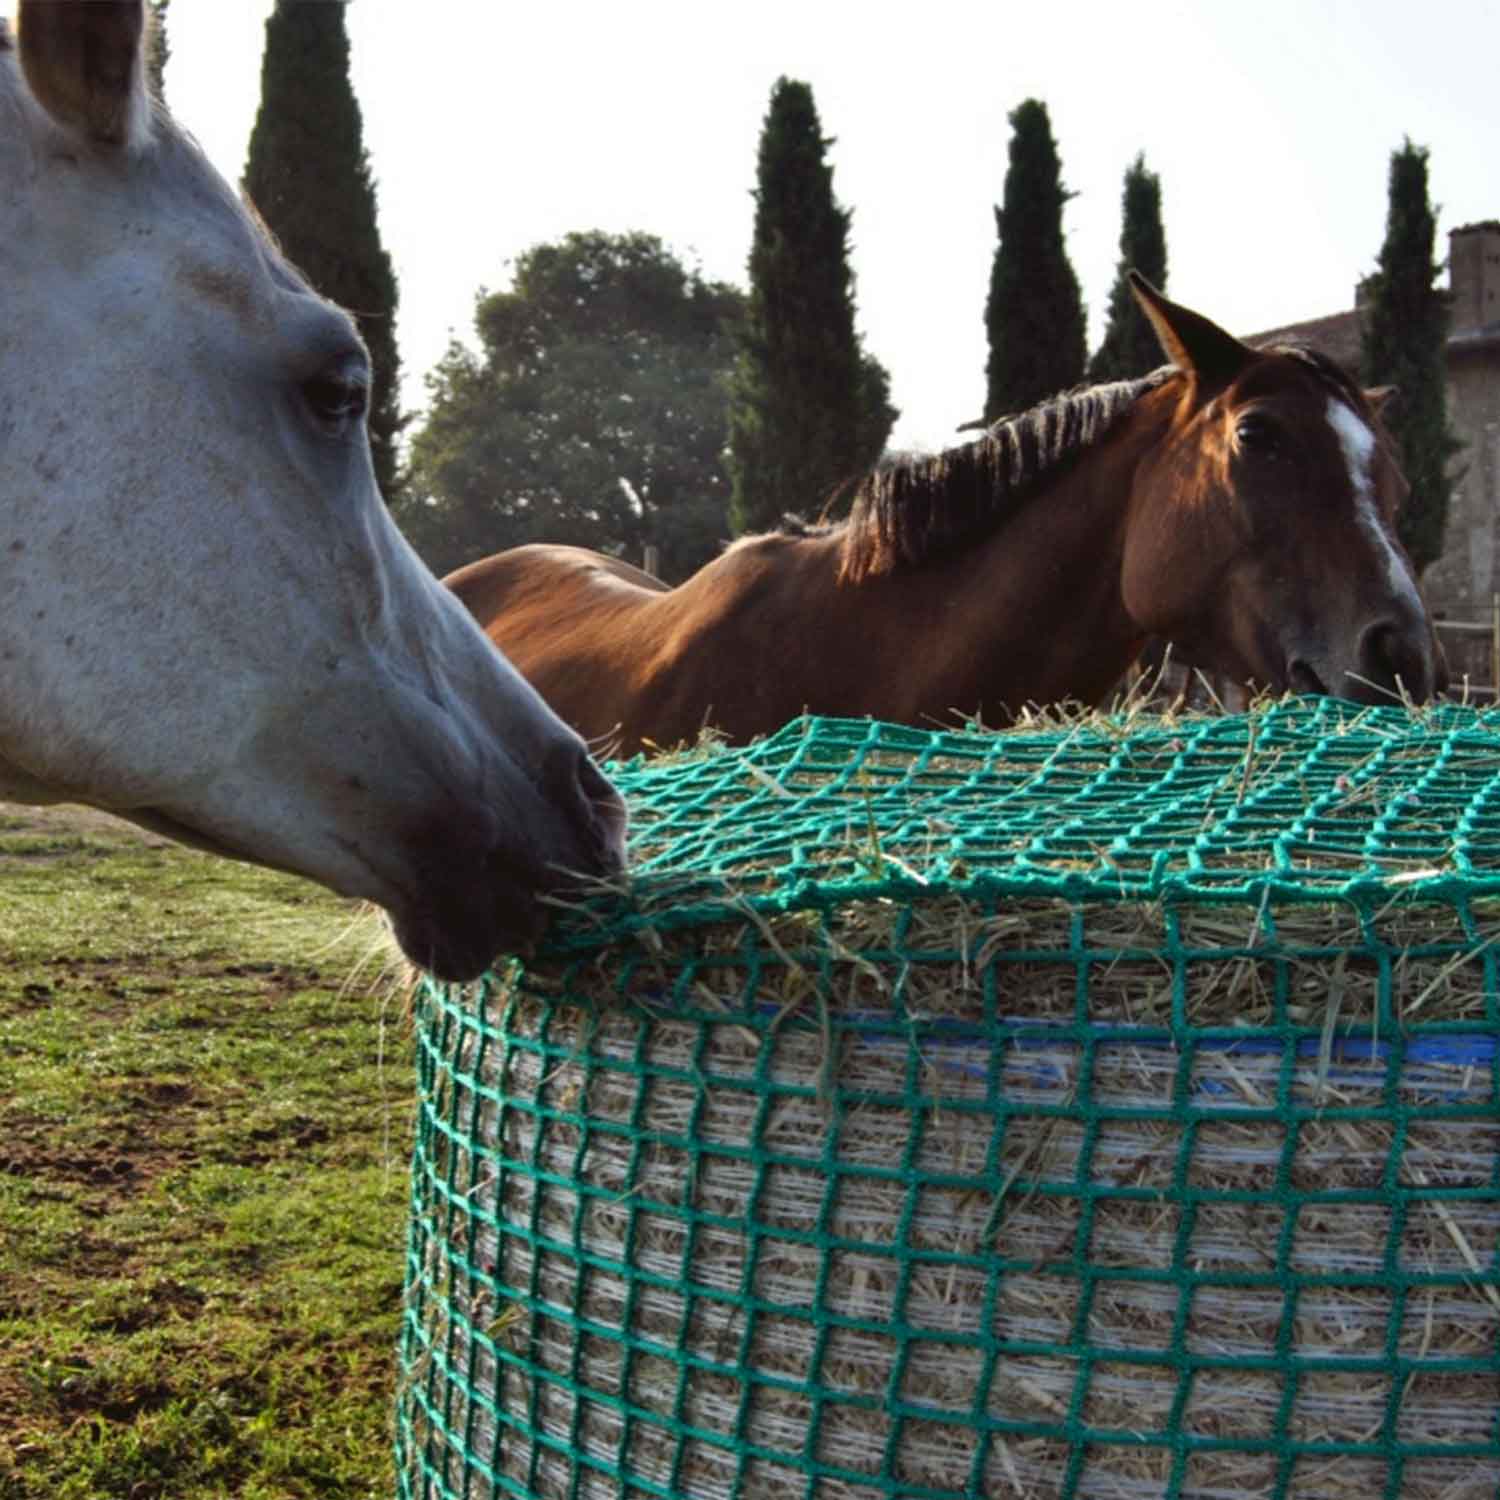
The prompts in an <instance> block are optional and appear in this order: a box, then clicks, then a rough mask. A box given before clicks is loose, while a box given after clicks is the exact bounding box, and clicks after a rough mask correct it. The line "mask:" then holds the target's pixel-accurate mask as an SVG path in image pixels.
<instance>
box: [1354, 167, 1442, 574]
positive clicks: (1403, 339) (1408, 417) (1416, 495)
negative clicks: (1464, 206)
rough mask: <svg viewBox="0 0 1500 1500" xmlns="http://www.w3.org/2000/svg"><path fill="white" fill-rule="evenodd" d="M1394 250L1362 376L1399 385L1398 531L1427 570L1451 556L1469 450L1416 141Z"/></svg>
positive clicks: (1393, 194) (1397, 206) (1375, 300)
mask: <svg viewBox="0 0 1500 1500" xmlns="http://www.w3.org/2000/svg"><path fill="white" fill-rule="evenodd" d="M1389 182H1390V190H1389V201H1388V204H1387V209H1386V221H1385V243H1384V244H1383V245H1382V246H1381V249H1380V261H1379V269H1378V270H1376V272H1375V273H1374V275H1373V276H1371V277H1370V278H1369V281H1368V283H1367V285H1368V290H1369V300H1368V302H1367V304H1366V309H1365V318H1364V326H1363V328H1362V330H1361V350H1360V355H1361V365H1362V370H1361V373H1362V375H1363V377H1364V380H1365V383H1366V384H1367V385H1372V386H1379V385H1394V386H1395V387H1396V388H1397V390H1398V391H1399V396H1398V399H1397V400H1396V402H1395V403H1394V408H1393V410H1392V411H1391V412H1390V413H1389V415H1388V417H1387V422H1388V425H1389V426H1390V428H1391V431H1392V433H1393V435H1394V436H1395V438H1396V440H1397V442H1398V443H1399V445H1400V448H1401V464H1402V468H1403V469H1404V470H1405V473H1406V478H1407V482H1408V483H1409V484H1410V485H1411V494H1410V496H1409V497H1408V498H1407V502H1406V505H1405V507H1404V509H1403V510H1402V513H1401V517H1400V520H1399V523H1398V526H1397V530H1398V532H1399V533H1400V536H1401V540H1402V542H1403V543H1404V544H1405V546H1406V550H1407V551H1408V552H1409V553H1410V554H1411V559H1412V562H1413V563H1414V564H1415V565H1416V567H1417V571H1418V572H1421V571H1422V569H1424V568H1426V567H1427V565H1428V564H1429V563H1432V562H1434V561H1436V559H1437V558H1438V556H1439V555H1440V554H1441V552H1442V550H1443V529H1444V526H1445V525H1446V523H1447V519H1448V500H1449V497H1450V496H1451V494H1452V492H1453V478H1452V476H1451V475H1450V474H1449V472H1448V460H1449V459H1450V458H1452V457H1453V455H1454V454H1455V453H1457V452H1458V450H1459V448H1460V447H1461V446H1462V445H1461V444H1460V443H1459V442H1458V441H1457V439H1456V438H1455V437H1454V435H1453V432H1452V430H1451V428H1450V427H1449V426H1448V398H1447V369H1446V364H1445V361H1444V355H1443V346H1444V343H1445V342H1446V340H1447V337H1448V299H1447V297H1446V295H1445V294H1444V293H1443V292H1442V291H1440V290H1439V289H1438V287H1437V286H1436V284H1435V283H1436V279H1437V275H1438V271H1439V269H1440V268H1439V267H1438V265H1437V264H1436V263H1435V262H1434V261H1433V258H1432V243H1433V233H1434V230H1435V227H1436V226H1435V223H1434V219H1433V212H1432V208H1431V206H1430V205H1429V203H1428V199H1427V150H1426V148H1425V147H1419V146H1414V145H1412V143H1411V141H1410V140H1407V141H1406V142H1405V143H1404V144H1403V145H1402V147H1401V149H1400V150H1399V151H1394V152H1392V153H1391V166H1390V179H1389Z"/></svg>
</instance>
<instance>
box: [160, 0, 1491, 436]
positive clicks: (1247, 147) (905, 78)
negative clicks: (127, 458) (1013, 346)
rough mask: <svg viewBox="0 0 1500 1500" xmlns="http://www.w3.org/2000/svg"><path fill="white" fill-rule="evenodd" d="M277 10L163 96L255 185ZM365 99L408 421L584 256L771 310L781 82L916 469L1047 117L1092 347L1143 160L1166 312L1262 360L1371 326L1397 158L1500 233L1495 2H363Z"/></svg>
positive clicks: (190, 38) (195, 33) (230, 172)
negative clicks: (761, 233)
mask: <svg viewBox="0 0 1500 1500" xmlns="http://www.w3.org/2000/svg"><path fill="white" fill-rule="evenodd" d="M269 9H270V0H173V4H172V8H171V12H170V20H169V23H168V27H169V39H170V43H171V49H172V51H171V60H170V62H169V64H168V70H167V79H166V88H167V97H168V101H169V103H170V104H171V106H172V108H173V110H174V111H175V112H176V114H177V116H178V118H179V119H180V120H182V121H183V123H184V124H186V125H187V127H188V128H189V129H190V130H192V131H193V132H194V133H195V134H196V135H197V136H198V138H199V140H200V141H201V142H202V143H203V145H204V147H205V149H206V150H207V151H208V153H209V155H210V156H212V157H213V159H214V160H215V161H216V162H217V163H218V165H219V166H220V168H221V169H222V170H223V171H224V172H225V174H226V175H227V176H229V177H230V178H231V179H232V180H235V181H238V179H239V176H240V174H241V172H242V171H243V169H244V162H245V147H246V142H247V140H248V137H249V131H250V126H251V124H252V122H253V119H254V114H255V109H256V104H257V102H258V95H259V88H260V58H261V50H262V46H263V42H264V28H263V22H264V18H265V15H266V14H267V12H268V11H269ZM349 30H350V36H351V43H352V48H353V76H354V85H355V89H356V91H357V93H358V96H359V101H360V105H361V108H362V110H363V113H364V124H365V144H366V146H367V148H368V150H369V153H370V158H371V162H372V165H373V168H374V173H375V178H376V182H377V186H378V191H379V202H380V222H381V232H382V235H383V238H384V241H385V245H386V249H387V250H388V251H389V252H390V254H391V256H392V259H393V260H394V262H395V267H396V274H397V277H398V279H399V281H400V288H401V313H400V323H399V337H400V348H401V356H402V360H403V362H404V365H405V374H406V401H407V404H408V405H410V406H420V405H421V404H422V402H423V400H424V389H423V385H422V376H423V375H424V374H425V373H426V372H427V371H428V370H430V369H431V367H432V366H433V364H434V363H435V362H436V361H437V359H438V358H439V357H440V356H441V355H442V353H443V350H444V349H445V348H446V347H447V344H448V341H449V339H450V337H452V336H454V335H457V336H459V337H461V338H463V339H465V340H470V339H471V337H472V311H473V305H474V299H475V295H476V293H477V292H478V290H479V289H480V288H481V287H486V288H489V289H496V288H499V287H503V286H505V285H506V284H508V281H509V275H510V270H509V266H510V262H511V261H512V260H513V259H514V257H515V256H516V255H518V254H519V253H521V252H522V251H523V250H525V249H526V248H528V247H529V246H531V245H534V244H537V243H539V242H541V241H545V240H552V239H557V238H559V237H561V236H562V235H564V234H566V233H567V232H568V231H569V230H574V229H592V228H599V229H605V230H609V231H612V232H620V231H624V230H631V229H639V230H645V231H647V232H650V233H653V234H656V235H659V236H660V237H661V238H662V239H663V240H664V241H665V242H666V243H667V245H668V246H669V247H670V248H672V249H673V250H674V251H675V252H676V253H677V254H679V255H680V256H681V257H682V258H683V259H684V260H685V261H686V263H687V264H689V265H694V266H697V267H698V268H699V269H701V270H702V271H703V273H704V274H705V275H707V276H709V277H711V278H713V279H721V280H727V281H734V282H736V283H738V284H740V285H743V284H744V282H745V262H746V257H747V255H748V253H749V247H750V233H751V224H752V219H753V214H754V204H753V201H752V198H751V190H752V189H753V187H754V184H755V154H756V146H757V143H758V140H759V136H760V129H761V124H762V121H763V119H764V116H765V111H766V105H767V102H768V100H769V98H770V91H771V87H772V85H773V83H774V82H775V80H776V78H777V77H778V76H779V75H780V74H783V73H785V74H787V75H789V76H790V77H793V78H800V79H803V80H805V81H806V82H808V83H810V84H811V85H812V88H813V94H814V97H815V99H816V101H817V105H818V111H819V114H820V116H821V119H822V122H823V129H824V132H825V133H826V134H827V135H829V136H832V137H834V138H835V144H834V145H833V146H832V148H831V150H830V153H829V156H830V160H831V161H832V163H833V167H834V191H835V193H836V195H837V196H838V198H839V201H840V202H841V203H843V204H844V205H845V206H846V207H848V208H851V209H852V210H853V215H854V218H853V231H852V236H851V240H852V252H851V260H852V264H853V267H854V271H855V274H856V277H857V300H858V326H859V329H860V330H861V332H862V333H863V334H864V336H865V342H866V347H867V348H868V349H869V350H870V351H871V352H872V353H874V354H875V356H876V357H877V358H879V359H880V360H881V361H882V362H883V363H884V364H885V366H886V368H887V369H888V370H889V371H890V373H891V380H892V387H893V392H892V394H893V399H894V401H895V403H896V405H897V406H899V407H900V408H901V409H902V417H901V420H900V422H899V423H898V425H897V428H896V432H895V441H896V442H898V443H900V444H905V445H923V446H928V447H943V446H947V445H949V444H950V443H951V442H952V441H954V440H955V439H954V429H955V428H956V427H957V425H958V424H959V423H961V422H963V421H965V420H967V419H969V418H972V417H975V416H977V415H978V414H979V411H980V408H981V406H982V404H983V394H984V362H985V343H984V326H983V317H984V301H985V295H986V292H987V290H988V285H989V271H990V263H991V260H992V258H993V255H994V248H995V228H994V218H993V212H992V208H993V205H994V204H995V203H997V202H998V201H999V200H1000V196H1001V192H1002V186H1003V182H1004V174H1005V166H1006V150H1007V144H1008V141H1009V135H1010V130H1009V125H1008V123H1007V115H1008V114H1009V112H1010V110H1011V109H1013V108H1014V107H1015V106H1016V105H1017V104H1018V103H1019V102H1020V101H1021V100H1023V99H1025V98H1027V97H1036V98H1039V99H1042V100H1043V101H1044V102H1045V103H1046V104H1047V107H1048V110H1049V112H1050V114H1051V118H1052V128H1053V133H1054V135H1055V136H1056V137H1057V141H1058V148H1059V152H1060V155H1061V157H1062V166H1063V181H1064V185H1065V186H1066V187H1067V188H1069V189H1070V190H1072V191H1073V192H1075V193H1076V194H1077V195H1078V196H1077V197H1076V198H1075V199H1074V200H1073V201H1072V202H1071V203H1070V204H1069V205H1068V207H1067V209H1066V211H1065V217H1064V224H1065V227H1066V229H1067V233H1068V249H1069V254H1070V256H1071V258H1072V262H1073V267H1074V270H1075V271H1076V272H1077V273H1078V277H1079V280H1080V282H1081V284H1082V288H1083V296H1084V302H1085V305H1086V307H1087V310H1088V317H1089V344H1090V348H1092V347H1093V346H1094V345H1095V344H1096V343H1097V342H1098V340H1099V337H1100V335H1101V333H1102V328H1103V316H1104V308H1105V303H1106V300H1107V298H1108V295H1109V288H1110V285H1111V282H1112V281H1113V278H1114V272H1115V262H1116V258H1117V255H1118V243H1119V233H1120V192H1121V180H1122V177H1123V174H1124V171H1125V168H1126V167H1127V165H1128V164H1129V162H1130V161H1131V159H1132V158H1133V157H1134V155H1135V153H1136V152H1137V151H1141V150H1144V152H1145V153H1146V163H1147V165H1148V167H1150V168H1151V169H1152V170H1153V171H1155V172H1157V173H1158V174H1159V175H1160V177H1161V180H1162V196H1163V220H1164V223H1165V227H1166V234H1167V257H1168V271H1169V275H1168V291H1169V292H1170V293H1171V295H1172V296H1173V297H1175V298H1176V299H1177V300H1179V301H1182V302H1185V303H1187V304H1189V305H1190V306H1193V307H1196V308H1197V309H1198V310H1199V311H1200V312H1204V313H1206V314H1207V315H1208V316H1210V317H1212V318H1214V319H1215V320H1216V321H1218V322H1220V323H1222V324H1224V325H1225V326H1226V327H1228V328H1230V329H1232V330H1233V331H1234V332H1236V333H1242V334H1247V333H1254V332H1259V331H1262V330H1265V329H1268V328H1274V327H1277V326H1280V325H1284V324H1286V323H1290V322H1295V321H1299V320H1301V319H1304V318H1311V317H1317V316H1320V315H1322V314H1324V313H1329V312H1337V311H1340V310H1341V309H1343V308H1346V307H1349V306H1351V305H1352V297H1353V288H1354V283H1355V281H1356V279H1357V278H1358V277H1359V276H1361V275H1362V274H1364V273H1365V272H1367V271H1369V270H1370V269H1372V268H1373V265H1374V262H1375V257H1376V255H1377V254H1378V252H1379V249H1380V243H1381V239H1382V237H1383V235H1384V230H1385V211H1386V173H1387V168H1388V164H1389V159H1390V153H1391V151H1392V150H1394V149H1396V148H1397V147H1399V146H1400V144H1401V142H1402V139H1403V137H1405V136H1410V137H1411V139H1412V140H1413V141H1415V142H1416V143H1417V144H1419V145H1424V146H1427V147H1428V148H1430V151H1431V163H1430V174H1431V194H1432V200H1433V202H1434V204H1435V205H1437V207H1438V211H1439V213H1438V236H1439V244H1438V256H1439V258H1440V259H1441V258H1442V257H1444V256H1446V253H1447V231H1448V230H1449V229H1451V228H1453V227H1455V226H1457V225H1460V224H1466V223H1471V222H1473V221H1474V220H1476V219H1493V218H1497V217H1500V168H1497V165H1496V160H1497V159H1496V146H1497V143H1500V87H1497V86H1496V83H1495V78H1496V68H1497V64H1500V5H1497V4H1496V3H1495V0H1430V3H1427V4H1424V5H1415V6H1414V5H1412V4H1411V3H1410V0H1257V3H1255V4H1228V3H1223V0H1197V3H1193V0H1163V3H1156V4H1153V5H1149V6H1146V5H1127V4H1121V3H1119V0H1104V3H1085V0H1047V3H1044V4H1034V5H1033V4H1017V3H1012V0H985V3H970V4H958V3H949V0H925V3H916V4H913V3H909V0H908V3H905V4H901V5H895V4H891V3H888V0H859V3H850V0H795V3H788V0H759V3H757V4H756V5H754V6H751V7H736V8H733V9H731V8H730V7H728V6H721V5H717V4H712V3H704V0H632V3H628V4H622V3H620V0H563V3H559V4H556V5H552V4H545V3H542V4H528V5H515V4H510V3H506V0H417V3H414V4H413V3H398V0H353V3H352V4H351V5H350V7H349Z"/></svg>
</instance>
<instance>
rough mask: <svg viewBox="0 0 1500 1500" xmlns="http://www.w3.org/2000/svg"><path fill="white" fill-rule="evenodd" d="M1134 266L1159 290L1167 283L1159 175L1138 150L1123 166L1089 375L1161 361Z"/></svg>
mask: <svg viewBox="0 0 1500 1500" xmlns="http://www.w3.org/2000/svg"><path fill="white" fill-rule="evenodd" d="M1132 268H1134V269H1135V270H1137V271H1139V272H1140V273H1141V275H1142V276H1144V277H1145V278H1146V280H1147V281H1149V282H1150V283H1151V284H1152V285H1153V286H1154V287H1156V289H1157V290H1158V291H1165V290H1166V287H1167V236H1166V231H1165V230H1163V228H1162V223H1161V179H1160V178H1159V177H1158V176H1157V175H1156V173H1155V172H1149V171H1147V170H1146V158H1145V156H1144V155H1138V156H1137V157H1136V159H1135V160H1134V161H1133V162H1131V164H1130V166H1129V167H1127V168H1126V170H1125V187H1124V191H1123V193H1122V195H1121V201H1120V262H1119V265H1118V266H1117V267H1116V270H1115V281H1114V285H1113V286H1112V287H1111V288H1110V292H1109V314H1108V319H1107V322H1106V324H1105V329H1104V339H1103V341H1102V342H1101V343H1100V345H1099V347H1098V349H1097V350H1096V351H1095V353H1094V357H1093V359H1091V360H1090V361H1089V379H1090V380H1096V381H1097V380H1133V379H1135V378H1136V377H1137V376H1138V375H1145V374H1148V373H1149V372H1150V371H1152V370H1154V369H1155V368H1156V367H1157V366H1158V365H1159V364H1160V363H1161V362H1162V357H1161V345H1160V344H1159V343H1158V342H1157V340H1156V335H1155V334H1154V333H1153V332H1152V331H1151V325H1150V323H1149V322H1147V320H1146V315H1145V313H1143V312H1142V311H1141V308H1140V304H1139V303H1138V302H1137V301H1136V300H1135V295H1134V293H1133V292H1132V291H1131V290H1130V282H1129V280H1128V273H1129V272H1130V271H1131V269H1132Z"/></svg>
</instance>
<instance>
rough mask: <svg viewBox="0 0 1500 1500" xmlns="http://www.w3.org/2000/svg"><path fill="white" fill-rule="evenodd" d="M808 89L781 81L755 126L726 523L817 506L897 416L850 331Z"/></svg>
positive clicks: (845, 260)
mask: <svg viewBox="0 0 1500 1500" xmlns="http://www.w3.org/2000/svg"><path fill="white" fill-rule="evenodd" d="M831 144H832V142H831V141H830V140H828V139H826V138H825V137H824V135H823V131H822V127H821V125H820V124H819V121H818V111H817V106H816V105H815V104H814V102H813V94H812V89H811V88H810V87H809V86H808V85H807V84H805V83H799V82H797V81H796V80H794V79H790V78H780V79H778V80H777V82H776V85H775V87H774V88H773V89H772V90H771V103H770V107H769V109H768V110H767V112H766V118H765V123H764V125H763V127H762V129H761V136H760V153H759V161H758V167H757V174H756V183H757V186H756V192H755V232H754V238H753V241H752V243H751V248H750V302H749V313H748V317H747V318H746V319H745V323H744V330H743V335H742V339H741V345H740V351H739V358H738V360H737V362H736V365H735V371H734V377H733V381H732V384H731V395H730V412H729V470H730V475H731V482H732V494H731V498H730V505H729V515H730V522H731V524H732V526H733V528H734V530H735V531H736V532H743V531H757V530H764V529H765V528H767V527H770V526H774V525H775V524H776V523H777V521H778V520H779V519H780V518H781V516H782V514H783V513H784V512H785V511H788V510H793V511H806V510H808V509H810V508H811V509H817V508H820V507H821V506H822V505H823V504H824V502H825V501H827V500H828V498H829V496H830V494H831V493H832V491H833V490H834V489H835V488H836V487H837V486H839V485H840V484H842V483H843V482H844V481H845V480H847V479H850V478H852V477H854V476H855V475H856V474H859V473H861V472H862V471H863V470H865V469H867V468H869V467H870V466H871V465H872V464H873V463H874V462H875V460H876V459H878V458H879V457H880V454H881V452H882V450H883V449H884V447H885V441H886V438H887V437H888V436H889V435H890V430H891V427H892V425H893V424H894V422H895V419H896V416H897V415H898V413H897V412H896V411H895V409H894V408H893V407H892V406H891V404H890V400H889V396H890V380H889V377H888V376H887V374H886V372H885V369H884V368H883V367H882V366H881V365H880V363H879V361H878V360H876V359H875V358H874V357H873V356H871V355H869V354H867V353H865V352H864V351H863V350H862V349H861V347H860V340H859V338H858V336H857V335H856V334H855V331H854V276H853V273H852V272H851V270H850V269H849V217H850V216H849V211H848V210H847V209H844V208H840V207H839V205H838V203H837V202H836V201H835V200H834V196H833V168H832V167H831V166H829V164H828V162H827V161H826V160H825V156H824V153H825V152H826V150H827V148H828V147H829V145H831Z"/></svg>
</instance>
